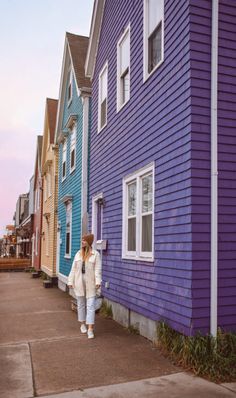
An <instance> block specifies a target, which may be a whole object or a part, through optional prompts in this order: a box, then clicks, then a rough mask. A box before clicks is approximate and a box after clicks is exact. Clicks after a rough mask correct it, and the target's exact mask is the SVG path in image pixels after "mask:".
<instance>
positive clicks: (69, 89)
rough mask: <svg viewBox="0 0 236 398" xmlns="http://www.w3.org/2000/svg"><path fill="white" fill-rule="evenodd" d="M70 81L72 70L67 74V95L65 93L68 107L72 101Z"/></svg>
mask: <svg viewBox="0 0 236 398" xmlns="http://www.w3.org/2000/svg"><path fill="white" fill-rule="evenodd" d="M72 80H73V74H72V68H71V69H70V72H69V79H68V93H67V101H68V105H69V104H70V102H71V100H72Z"/></svg>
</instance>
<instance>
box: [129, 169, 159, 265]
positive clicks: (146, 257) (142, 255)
mask: <svg viewBox="0 0 236 398" xmlns="http://www.w3.org/2000/svg"><path fill="white" fill-rule="evenodd" d="M149 173H152V178H153V197H152V201H153V202H152V203H153V211H152V252H151V253H149V252H147V253H146V252H142V251H141V247H142V246H141V237H142V235H141V231H142V225H141V221H142V217H141V210H140V209H141V205H140V200H141V198H142V194H141V193H140V192H141V189H142V187H141V184H140V180H141V177H144V176H145V175H147V174H149ZM132 181H136V182H137V204H136V207H137V212H136V251H135V252H128V250H127V249H126V244H127V211H128V209H127V207H128V200H127V191H128V190H127V184H128V183H131V182H132ZM154 182H155V175H154V163H151V164H149V165H147V166H145V167H143V168H142V169H140V170H138V171H136V172H134V173H132V174H130V175H128V176H126V177H124V178H123V206H122V207H123V209H122V213H123V216H122V258H123V259H124V260H135V261H137V260H139V261H146V262H153V261H154V214H155V212H154V210H155V203H154V197H155V195H154V192H155V185H154Z"/></svg>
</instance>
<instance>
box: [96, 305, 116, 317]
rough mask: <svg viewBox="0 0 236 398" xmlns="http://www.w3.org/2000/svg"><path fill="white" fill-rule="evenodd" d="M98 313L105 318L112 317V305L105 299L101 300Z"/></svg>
mask: <svg viewBox="0 0 236 398" xmlns="http://www.w3.org/2000/svg"><path fill="white" fill-rule="evenodd" d="M99 314H101V315H103V316H104V317H105V318H110V319H112V318H113V312H112V306H111V305H109V304H108V303H107V302H106V301H103V303H102V306H101V308H100V310H99Z"/></svg>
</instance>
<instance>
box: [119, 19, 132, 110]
mask: <svg viewBox="0 0 236 398" xmlns="http://www.w3.org/2000/svg"><path fill="white" fill-rule="evenodd" d="M126 36H128V42H129V95H128V99H127V100H126V101H125V102H123V103H122V101H121V95H122V87H121V86H122V75H121V74H120V67H121V44H122V42H123V41H124V39H125V37H126ZM129 99H130V24H129V25H128V26H127V28H126V29H125V31H124V33H123V34H122V36H121V38H120V39H119V41H118V43H117V112H119V111H120V110H121V109H122V108H123V107H124V106H125V105H126V104H127V102H128V101H129Z"/></svg>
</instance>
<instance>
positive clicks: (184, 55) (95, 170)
mask: <svg viewBox="0 0 236 398" xmlns="http://www.w3.org/2000/svg"><path fill="white" fill-rule="evenodd" d="M129 23H130V30H131V33H130V36H131V54H130V59H131V66H130V74H131V92H130V100H129V102H128V103H127V104H126V105H125V106H124V108H123V109H122V110H121V111H120V112H118V113H117V111H116V64H117V60H116V57H117V54H116V45H117V42H118V40H119V38H120V36H121V34H122V32H123V29H124V28H126V26H127V25H128V24H129ZM142 26H143V1H136V2H133V1H131V0H129V1H125V0H121V1H119V2H114V1H109V0H107V1H106V3H105V9H104V15H103V23H102V27H101V34H100V41H99V46H98V52H97V57H96V65H95V74H94V79H93V86H92V90H93V95H92V101H93V105H92V108H93V113H92V129H91V143H90V150H91V153H90V181H89V184H90V199H91V197H92V196H94V195H95V194H96V193H98V192H101V191H102V192H103V195H104V198H105V203H106V205H105V207H104V210H103V226H102V229H103V238H104V239H108V250H107V251H106V252H104V253H103V281H106V280H109V281H110V288H109V290H105V289H103V291H104V295H105V296H106V297H107V298H109V299H111V300H113V301H116V302H118V303H120V304H122V305H124V306H125V307H128V308H130V309H131V310H133V311H136V312H138V313H140V314H142V315H144V316H147V317H149V318H151V319H153V320H158V319H164V318H165V319H167V320H168V321H169V323H171V324H172V326H173V327H175V328H176V329H178V330H180V331H183V332H185V333H191V328H192V325H191V314H192V298H191V283H192V282H191V274H192V270H191V268H192V258H191V257H192V236H191V235H192V234H191V102H190V93H191V91H190V90H191V84H190V77H191V74H190V47H189V40H190V36H189V33H190V32H189V6H188V2H186V1H180V2H177V3H176V2H174V1H166V2H165V60H164V63H163V64H162V65H161V67H160V68H158V69H157V70H156V72H155V73H154V74H153V75H152V76H151V77H150V78H149V79H148V80H147V81H146V82H145V83H144V82H143V29H142ZM107 60H108V118H107V126H106V127H105V128H104V129H103V130H102V132H101V133H99V134H97V117H98V114H97V98H98V75H99V72H100V70H101V69H102V67H103V65H104V64H105V62H106V61H107ZM150 162H155V239H154V244H155V260H154V262H153V263H148V262H145V261H132V260H122V179H123V177H125V176H126V175H128V174H129V173H131V172H133V171H136V170H139V169H140V168H141V167H142V166H145V165H147V164H148V163H150ZM90 214H91V200H90Z"/></svg>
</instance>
